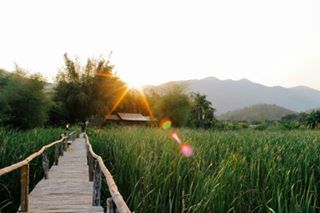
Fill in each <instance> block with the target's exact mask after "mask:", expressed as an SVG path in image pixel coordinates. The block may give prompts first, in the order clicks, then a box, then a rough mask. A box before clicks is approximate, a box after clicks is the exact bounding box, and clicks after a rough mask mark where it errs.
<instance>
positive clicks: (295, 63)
mask: <svg viewBox="0 0 320 213" xmlns="http://www.w3.org/2000/svg"><path fill="white" fill-rule="evenodd" d="M319 11H320V1H318V0H314V1H311V0H299V1H296V0H288V1H286V0H268V1H260V0H242V1H240V0H220V1H214V0H208V1H204V0H194V1H189V0H159V1H155V0H134V1H132V0H127V1H123V0H114V1H113V0H101V1H100V0H90V1H89V0H88V1H81V0H74V1H73V0H55V1H48V0H29V1H24V0H2V1H0V68H4V69H7V70H13V69H14V63H17V64H18V65H19V66H21V67H23V68H25V69H27V70H30V71H31V72H40V73H42V74H43V75H44V76H45V77H46V78H47V79H48V81H53V80H54V77H55V75H56V74H57V71H58V69H61V68H62V67H63V64H64V61H63V54H64V53H68V55H69V56H70V57H71V58H75V57H77V58H79V61H80V62H81V63H85V62H86V59H87V58H88V57H95V58H98V57H105V58H108V56H109V53H110V52H111V51H112V56H111V62H112V63H113V64H114V65H115V71H116V73H117V75H118V76H120V77H121V78H122V79H124V80H125V81H127V82H129V83H132V84H135V85H139V84H160V83H163V82H167V81H173V80H186V79H201V78H204V77H207V76H214V77H217V78H220V79H234V80H238V79H242V78H247V79H249V80H251V81H254V82H257V83H261V84H265V85H268V86H275V85H281V86H285V87H292V86H297V85H305V86H309V87H312V88H316V89H319V90H320V84H319V80H320V13H319Z"/></svg>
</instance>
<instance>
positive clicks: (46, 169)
mask: <svg viewBox="0 0 320 213" xmlns="http://www.w3.org/2000/svg"><path fill="white" fill-rule="evenodd" d="M42 168H43V173H44V178H45V179H48V178H49V176H48V173H49V159H48V153H47V151H46V150H45V151H44V152H43V153H42Z"/></svg>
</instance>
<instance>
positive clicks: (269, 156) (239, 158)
mask: <svg viewBox="0 0 320 213" xmlns="http://www.w3.org/2000/svg"><path fill="white" fill-rule="evenodd" d="M180 135H181V137H182V138H183V139H184V140H188V141H189V143H190V144H191V146H193V148H194V151H195V152H194V155H193V156H192V157H190V158H186V157H184V156H183V155H181V153H180V152H179V146H178V145H177V143H176V142H175V141H174V140H173V139H171V138H170V135H169V132H166V131H163V130H160V129H151V128H150V129H149V128H137V127H128V128H112V129H107V130H94V131H91V132H90V133H89V136H90V141H91V143H92V145H93V147H94V150H95V151H96V152H97V153H98V154H99V155H101V156H102V157H103V159H104V160H105V163H106V165H107V167H108V168H109V170H110V171H111V172H112V174H113V176H114V179H115V181H116V183H117V185H118V187H119V190H120V192H121V193H122V195H123V196H124V198H125V200H126V201H127V203H128V205H129V207H130V209H131V210H134V211H137V212H319V208H320V205H319V201H320V200H319V199H320V185H319V184H320V132H319V131H272V132H271V131H253V130H244V131H228V132H214V131H201V130H200V131H199V130H181V131H180ZM105 190H106V189H105Z"/></svg>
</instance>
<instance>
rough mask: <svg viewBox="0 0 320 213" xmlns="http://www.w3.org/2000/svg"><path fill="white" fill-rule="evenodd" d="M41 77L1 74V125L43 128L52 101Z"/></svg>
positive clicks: (23, 74)
mask: <svg viewBox="0 0 320 213" xmlns="http://www.w3.org/2000/svg"><path fill="white" fill-rule="evenodd" d="M43 89H44V80H43V79H42V77H41V76H40V75H31V76H27V75H26V74H25V73H24V71H23V70H21V69H20V68H19V67H17V69H16V72H15V73H13V74H8V73H4V72H0V106H1V108H0V125H3V126H10V127H15V128H19V129H30V128H34V127H41V126H43V125H44V124H45V122H46V120H47V111H48V108H49V106H50V103H51V102H50V100H49V99H48V97H47V95H46V94H45V93H44V91H43Z"/></svg>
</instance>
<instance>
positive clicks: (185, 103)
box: [148, 84, 191, 127]
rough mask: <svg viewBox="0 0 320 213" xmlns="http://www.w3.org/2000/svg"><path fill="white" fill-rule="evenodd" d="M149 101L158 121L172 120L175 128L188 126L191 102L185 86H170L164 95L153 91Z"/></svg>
mask: <svg viewBox="0 0 320 213" xmlns="http://www.w3.org/2000/svg"><path fill="white" fill-rule="evenodd" d="M148 99H149V102H150V103H151V104H152V110H153V112H154V114H155V116H156V117H157V118H158V120H161V119H163V118H170V119H171V120H172V123H173V125H174V126H177V127H181V126H185V125H187V122H188V120H189V116H190V112H191V101H190V98H189V96H188V94H186V93H185V88H184V87H183V86H181V85H179V84H173V85H170V86H168V87H167V88H166V89H165V91H164V92H163V93H162V94H157V93H156V92H155V91H152V95H151V96H150V95H149V98H148Z"/></svg>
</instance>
